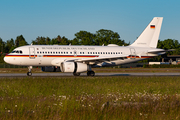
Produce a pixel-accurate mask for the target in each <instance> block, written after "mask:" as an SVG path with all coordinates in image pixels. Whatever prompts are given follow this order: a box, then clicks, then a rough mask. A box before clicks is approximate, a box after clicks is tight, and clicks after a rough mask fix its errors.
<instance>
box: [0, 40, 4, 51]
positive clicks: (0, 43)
mask: <svg viewBox="0 0 180 120" xmlns="http://www.w3.org/2000/svg"><path fill="white" fill-rule="evenodd" d="M0 47H1V48H0V53H1V54H2V53H4V52H5V43H4V42H3V40H2V39H1V38H0Z"/></svg>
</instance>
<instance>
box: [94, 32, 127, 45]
mask: <svg viewBox="0 0 180 120" xmlns="http://www.w3.org/2000/svg"><path fill="white" fill-rule="evenodd" d="M95 36H96V39H95V42H96V45H102V44H104V45H108V44H117V45H120V46H122V45H127V43H125V42H124V40H121V39H120V35H119V34H118V33H117V32H113V31H111V30H105V29H100V30H98V31H96V34H95Z"/></svg>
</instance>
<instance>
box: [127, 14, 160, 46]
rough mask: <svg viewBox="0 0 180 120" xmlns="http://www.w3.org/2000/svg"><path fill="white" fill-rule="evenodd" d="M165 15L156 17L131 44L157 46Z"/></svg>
mask: <svg viewBox="0 0 180 120" xmlns="http://www.w3.org/2000/svg"><path fill="white" fill-rule="evenodd" d="M162 20H163V17H154V18H153V20H152V21H151V22H150V23H149V25H148V26H147V27H146V29H145V30H144V31H143V32H142V33H141V35H140V36H139V37H138V38H137V40H136V41H135V42H134V43H133V44H131V45H130V46H136V47H150V48H156V47H157V42H158V39H159V34H160V30H161V24H162Z"/></svg>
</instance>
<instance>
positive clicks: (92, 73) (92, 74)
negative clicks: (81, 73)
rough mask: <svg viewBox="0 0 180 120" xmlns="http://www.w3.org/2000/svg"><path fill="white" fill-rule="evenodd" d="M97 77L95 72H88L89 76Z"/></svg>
mask: <svg viewBox="0 0 180 120" xmlns="http://www.w3.org/2000/svg"><path fill="white" fill-rule="evenodd" d="M94 75H95V72H94V71H88V72H87V76H94Z"/></svg>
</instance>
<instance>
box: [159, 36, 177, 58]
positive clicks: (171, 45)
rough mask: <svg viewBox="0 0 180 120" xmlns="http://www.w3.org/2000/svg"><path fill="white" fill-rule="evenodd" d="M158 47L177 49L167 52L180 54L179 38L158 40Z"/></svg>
mask: <svg viewBox="0 0 180 120" xmlns="http://www.w3.org/2000/svg"><path fill="white" fill-rule="evenodd" d="M157 47H158V48H161V49H165V50H168V49H175V51H170V52H167V53H166V54H168V55H178V54H180V44H179V42H178V40H172V39H166V40H164V41H160V40H158V46H157Z"/></svg>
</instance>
